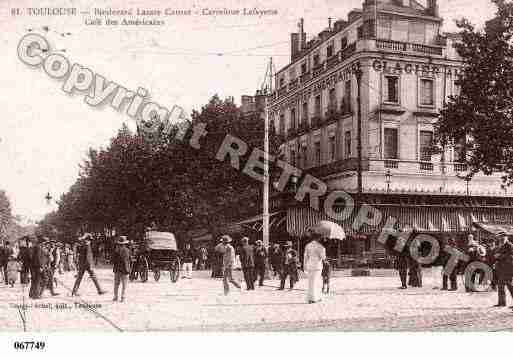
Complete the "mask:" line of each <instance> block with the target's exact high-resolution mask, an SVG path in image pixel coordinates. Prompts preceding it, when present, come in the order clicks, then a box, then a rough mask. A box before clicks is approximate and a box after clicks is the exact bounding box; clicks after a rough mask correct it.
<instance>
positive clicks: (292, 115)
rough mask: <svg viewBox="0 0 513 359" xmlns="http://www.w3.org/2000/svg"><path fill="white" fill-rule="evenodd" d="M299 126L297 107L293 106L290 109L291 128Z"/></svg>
mask: <svg viewBox="0 0 513 359" xmlns="http://www.w3.org/2000/svg"><path fill="white" fill-rule="evenodd" d="M296 127H297V123H296V109H295V108H291V109H290V128H296Z"/></svg>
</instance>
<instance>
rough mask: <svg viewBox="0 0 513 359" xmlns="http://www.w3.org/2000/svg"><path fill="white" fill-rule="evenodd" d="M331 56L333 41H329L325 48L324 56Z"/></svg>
mask: <svg viewBox="0 0 513 359" xmlns="http://www.w3.org/2000/svg"><path fill="white" fill-rule="evenodd" d="M332 56H333V41H332V42H330V44H329V45H328V47H327V48H326V57H327V58H328V59H329V58H330V57H332Z"/></svg>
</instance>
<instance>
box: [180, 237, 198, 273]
mask: <svg viewBox="0 0 513 359" xmlns="http://www.w3.org/2000/svg"><path fill="white" fill-rule="evenodd" d="M181 257H182V262H183V264H182V271H183V276H182V278H188V279H192V263H193V262H194V257H195V253H194V250H193V249H192V247H191V244H190V243H186V244H185V249H184V250H183V251H182V256H181Z"/></svg>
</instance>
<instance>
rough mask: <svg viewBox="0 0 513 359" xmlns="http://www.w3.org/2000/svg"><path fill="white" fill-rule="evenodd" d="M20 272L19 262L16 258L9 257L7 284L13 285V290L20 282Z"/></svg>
mask: <svg viewBox="0 0 513 359" xmlns="http://www.w3.org/2000/svg"><path fill="white" fill-rule="evenodd" d="M20 272H21V264H20V262H18V261H17V260H16V259H15V258H14V256H9V260H8V262H7V282H8V283H9V284H10V285H11V288H12V287H14V283H16V282H17V281H18V278H19V273H20Z"/></svg>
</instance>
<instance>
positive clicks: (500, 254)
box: [495, 232, 513, 307]
mask: <svg viewBox="0 0 513 359" xmlns="http://www.w3.org/2000/svg"><path fill="white" fill-rule="evenodd" d="M498 237H499V239H500V243H499V246H498V247H497V248H496V250H495V258H496V263H495V271H496V273H497V287H498V288H497V289H498V290H497V295H498V303H497V305H496V307H505V306H506V291H505V288H508V291H509V294H510V295H511V297H513V285H512V284H511V281H512V280H513V245H512V244H511V242H510V241H509V240H508V237H507V236H506V234H505V233H503V232H502V233H498Z"/></svg>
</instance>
